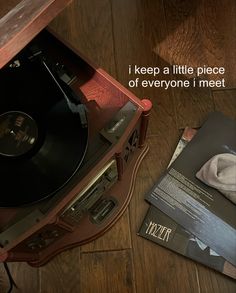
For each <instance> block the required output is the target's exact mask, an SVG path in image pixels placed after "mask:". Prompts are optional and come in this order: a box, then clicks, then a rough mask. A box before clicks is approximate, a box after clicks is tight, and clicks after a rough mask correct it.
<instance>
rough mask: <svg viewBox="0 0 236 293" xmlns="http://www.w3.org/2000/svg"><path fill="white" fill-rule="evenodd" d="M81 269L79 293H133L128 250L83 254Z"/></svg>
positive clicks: (133, 285)
mask: <svg viewBox="0 0 236 293" xmlns="http://www.w3.org/2000/svg"><path fill="white" fill-rule="evenodd" d="M81 267H82V268H83V269H82V270H81V274H80V280H81V283H80V284H81V287H80V291H79V292H80V293H94V292H96V293H104V292H109V293H124V292H125V293H129V292H135V283H134V275H133V265H132V254H131V251H130V250H121V251H107V252H99V253H83V254H82V256H81ZM143 292H145V291H143Z"/></svg>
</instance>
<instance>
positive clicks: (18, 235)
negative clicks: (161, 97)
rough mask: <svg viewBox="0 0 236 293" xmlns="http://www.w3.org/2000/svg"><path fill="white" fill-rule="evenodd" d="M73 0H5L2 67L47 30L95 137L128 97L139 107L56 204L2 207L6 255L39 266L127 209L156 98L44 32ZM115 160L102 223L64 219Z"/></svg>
mask: <svg viewBox="0 0 236 293" xmlns="http://www.w3.org/2000/svg"><path fill="white" fill-rule="evenodd" d="M69 2H70V1H68V0H38V1H31V0H22V1H20V0H11V1H7V3H4V5H3V4H1V8H0V15H1V17H2V18H1V19H0V46H1V47H0V66H1V68H2V67H3V66H4V65H6V64H7V63H8V62H9V61H10V60H11V59H12V58H13V57H14V56H15V55H16V54H17V53H18V52H20V50H21V49H23V48H24V47H25V46H26V45H27V44H28V43H29V42H30V41H31V40H32V39H33V38H34V37H35V36H37V35H38V34H39V35H42V36H43V37H44V35H45V36H46V37H45V38H46V43H48V49H49V51H52V54H54V53H57V50H58V54H59V55H60V58H62V59H63V61H64V62H65V63H66V65H68V67H70V68H71V69H72V70H73V72H74V73H76V75H78V76H79V79H78V80H79V81H78V82H76V83H74V84H73V86H72V87H73V89H74V91H75V92H76V89H80V90H81V91H82V92H83V93H84V95H85V97H86V101H84V103H85V105H86V107H87V108H88V112H89V113H90V114H89V115H88V120H89V125H90V124H92V125H93V127H92V128H91V129H90V134H89V135H90V136H91V137H93V135H95V134H96V133H97V132H98V131H100V130H101V129H102V128H103V127H104V126H105V125H106V124H107V123H108V122H109V121H110V120H111V119H112V117H113V116H115V115H116V113H117V112H119V110H120V109H121V108H122V107H123V106H124V105H125V104H126V103H128V102H130V103H131V104H132V105H133V106H134V107H135V108H136V110H135V112H134V114H133V116H132V117H131V118H132V119H130V122H129V124H128V125H127V127H126V129H125V130H124V133H123V134H122V135H121V137H120V138H119V139H118V140H117V143H114V144H113V145H112V147H111V148H109V147H108V148H107V150H106V152H105V154H102V155H101V156H99V154H98V156H97V158H99V160H98V161H97V162H95V163H94V164H93V165H92V166H91V167H89V168H86V173H85V174H84V175H83V176H78V178H76V176H75V178H73V180H72V184H69V185H68V186H66V187H65V188H63V190H62V191H60V193H61V194H63V196H62V195H60V194H59V195H58V198H59V199H60V200H57V201H55V203H54V204H53V208H52V204H51V208H50V209H48V211H47V212H45V213H41V212H38V211H40V210H42V209H44V210H45V206H46V207H47V204H45V203H42V204H39V205H36V206H35V205H33V206H32V207H26V208H11V209H9V208H0V244H1V248H0V260H1V261H27V262H28V263H29V264H31V265H32V266H40V265H42V264H44V263H46V262H47V261H48V260H49V259H50V258H51V257H53V256H54V255H56V254H57V253H59V252H61V251H63V250H64V249H67V248H70V247H73V246H76V245H80V244H83V243H86V242H88V241H91V240H92V239H95V238H96V237H98V236H100V235H101V234H103V233H104V232H105V231H107V229H109V228H110V227H111V226H112V225H113V224H114V223H115V222H116V221H117V219H118V218H119V217H120V216H121V215H122V213H123V212H124V211H125V209H126V207H127V205H128V203H129V201H130V198H131V195H132V191H133V186H134V181H135V176H136V172H137V169H138V167H139V164H140V162H141V160H142V158H143V157H144V156H145V154H146V153H147V151H148V146H147V145H146V144H145V137H146V130H147V126H148V116H149V113H150V110H151V102H150V101H149V100H147V99H144V100H142V101H140V100H139V99H138V98H137V97H135V96H134V95H133V94H132V93H130V92H129V91H128V90H127V89H125V88H124V87H123V86H122V85H120V84H119V83H118V82H117V81H115V80H114V79H113V78H112V77H111V76H109V75H108V74H107V73H106V72H104V71H103V70H102V69H97V68H96V67H95V66H92V65H91V64H90V62H88V61H87V60H85V58H83V59H82V58H80V57H79V55H81V54H79V53H78V52H77V50H75V49H74V48H72V47H71V45H69V44H66V43H65V42H64V41H63V40H58V39H59V37H58V36H56V34H55V33H54V32H52V31H50V35H49V33H48V32H47V31H45V32H41V31H42V30H43V29H44V28H45V27H46V26H47V24H48V23H49V22H50V21H51V20H52V19H53V18H54V17H55V16H56V15H57V14H58V13H59V12H60V11H61V10H62V9H63V8H64V7H65V6H66V5H67V4H68V3H69ZM68 48H69V49H68ZM64 59H65V60H64ZM94 104H96V105H95V106H94ZM95 121H96V122H95ZM135 131H136V132H137V133H138V143H137V147H135V148H134V149H132V150H131V151H130V153H132V154H131V156H130V158H129V159H128V160H127V163H126V160H124V156H125V152H126V151H127V144H128V143H129V141H130V140H131V139H132V134H133V133H134V132H135ZM131 147H132V146H131ZM112 160H115V162H116V164H117V169H118V181H117V182H116V183H114V185H113V186H112V187H111V189H109V194H112V196H113V197H114V198H115V201H117V203H118V204H117V206H116V208H115V209H114V211H113V212H112V213H111V215H109V216H108V217H107V218H106V219H105V220H104V221H103V222H102V223H99V224H98V223H94V222H92V221H91V220H90V218H89V216H88V215H87V216H85V217H83V218H82V219H81V221H80V222H79V224H78V225H70V224H68V223H66V222H65V221H63V220H62V217H61V215H62V214H63V211H64V210H65V208H66V207H67V206H69V205H70V203H71V202H73V200H74V199H75V198H76V196H77V195H78V194H79V193H80V192H81V191H82V190H83V189H84V188H86V186H87V185H88V184H89V183H90V181H91V180H92V178H95V177H96V176H97V174H98V173H99V171H100V170H101V169H102V168H103V167H104V166H106V164H108V163H109V162H111V161H112ZM76 179H77V181H78V182H77V183H75V181H76ZM5 192H7V191H5ZM1 194H2V192H1ZM35 243H36V245H34V244H35ZM45 243H46V244H45Z"/></svg>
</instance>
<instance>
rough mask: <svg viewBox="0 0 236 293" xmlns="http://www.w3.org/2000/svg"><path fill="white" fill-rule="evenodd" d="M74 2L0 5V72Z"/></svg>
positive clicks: (28, 0)
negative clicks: (0, 69)
mask: <svg viewBox="0 0 236 293" xmlns="http://www.w3.org/2000/svg"><path fill="white" fill-rule="evenodd" d="M70 1H71V0H37V1H32V0H7V1H1V4H0V68H2V67H3V66H4V65H5V64H6V63H7V62H8V61H10V60H11V59H12V58H13V57H14V56H15V55H16V54H17V53H18V52H19V51H20V50H21V49H22V48H24V47H25V46H26V45H27V44H28V43H29V42H30V41H31V40H32V39H33V38H34V37H35V36H36V35H37V34H38V33H39V32H40V31H41V30H42V29H43V28H44V27H45V26H46V25H47V24H48V23H49V22H50V21H51V20H52V19H53V18H54V17H55V16H56V15H57V14H58V13H59V12H60V11H61V10H62V9H63V8H65V6H66V5H67V4H68V3H69V2H70Z"/></svg>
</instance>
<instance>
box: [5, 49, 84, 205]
mask: <svg viewBox="0 0 236 293" xmlns="http://www.w3.org/2000/svg"><path fill="white" fill-rule="evenodd" d="M15 60H16V61H15V62H14V63H11V64H10V65H9V64H8V65H7V66H6V67H5V68H3V69H2V70H1V72H0V79H1V90H2V93H3V94H2V95H1V99H0V178H1V190H2V192H1V196H0V207H16V206H22V205H27V204H31V203H35V202H38V201H40V200H42V199H45V198H47V197H49V196H52V195H53V194H55V193H56V192H57V191H58V190H59V189H60V188H62V187H63V186H64V185H65V184H66V183H67V182H68V180H70V179H71V177H72V176H73V175H74V173H75V172H76V170H77V169H78V168H79V166H80V164H81V162H82V160H83V157H84V155H85V152H86V148H87V142H88V127H87V126H85V125H84V124H82V123H81V119H80V114H79V112H77V113H76V112H72V111H71V107H69V104H68V98H65V95H64V94H63V93H62V91H61V90H60V89H59V88H58V86H57V85H56V83H55V81H54V80H53V78H52V77H51V76H50V74H49V72H48V71H47V70H46V68H45V67H44V66H41V65H40V63H38V62H34V61H32V60H29V58H27V56H26V54H25V53H21V55H18V56H17V57H16V58H15ZM3 191H4V192H3Z"/></svg>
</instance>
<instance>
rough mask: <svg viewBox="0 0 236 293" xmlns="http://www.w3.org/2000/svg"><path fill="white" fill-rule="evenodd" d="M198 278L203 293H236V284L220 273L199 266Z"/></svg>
mask: <svg viewBox="0 0 236 293" xmlns="http://www.w3.org/2000/svg"><path fill="white" fill-rule="evenodd" d="M198 277H199V283H200V290H201V291H200V292H201V293H208V292H214V293H222V292H224V293H225V292H227V293H235V292H236V282H235V280H232V279H230V278H228V277H225V276H223V275H221V274H220V273H217V272H214V271H212V270H210V269H209V268H206V267H203V266H199V268H198Z"/></svg>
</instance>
